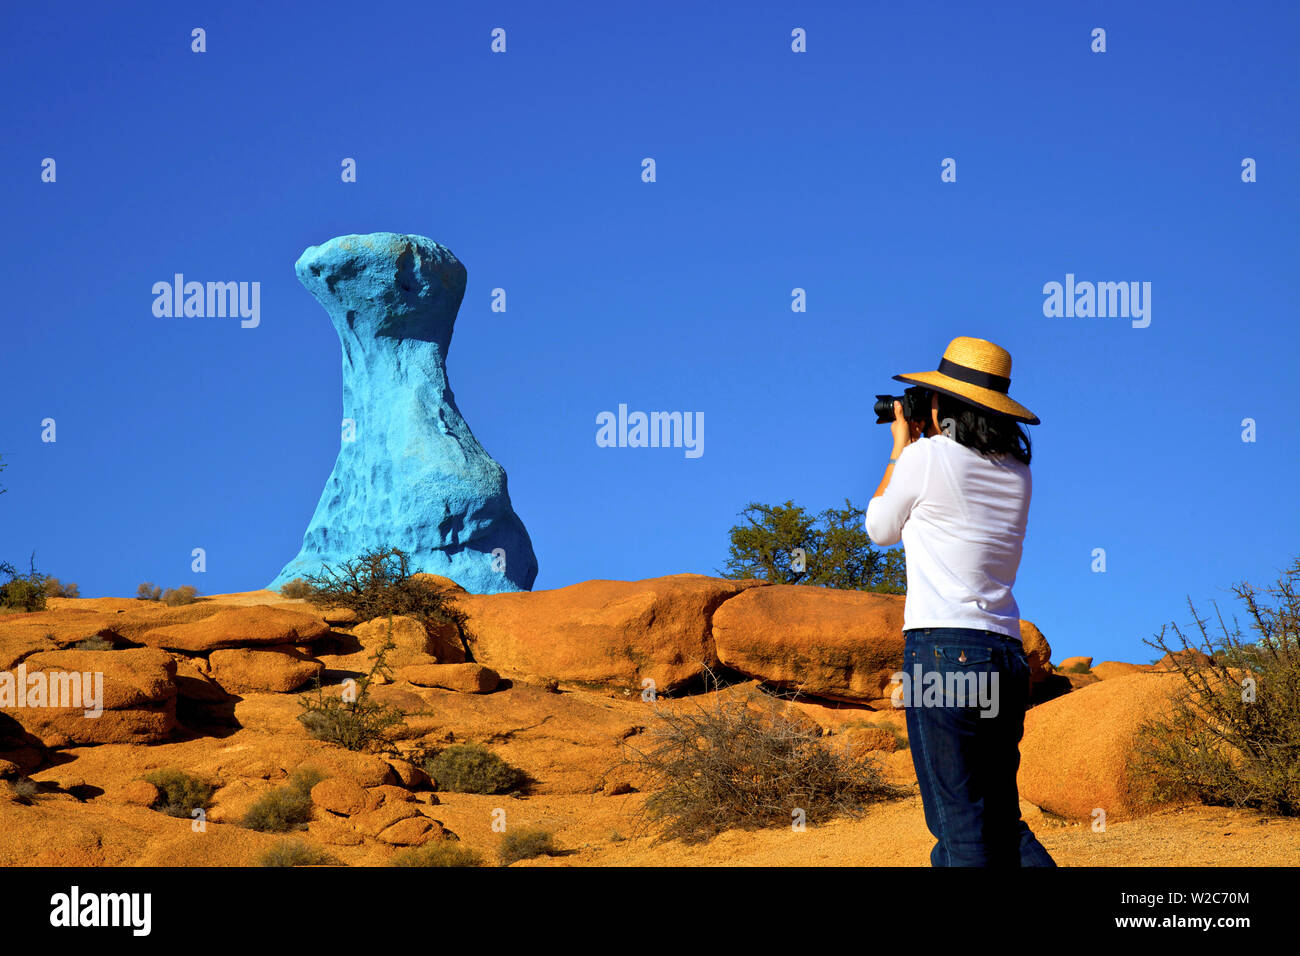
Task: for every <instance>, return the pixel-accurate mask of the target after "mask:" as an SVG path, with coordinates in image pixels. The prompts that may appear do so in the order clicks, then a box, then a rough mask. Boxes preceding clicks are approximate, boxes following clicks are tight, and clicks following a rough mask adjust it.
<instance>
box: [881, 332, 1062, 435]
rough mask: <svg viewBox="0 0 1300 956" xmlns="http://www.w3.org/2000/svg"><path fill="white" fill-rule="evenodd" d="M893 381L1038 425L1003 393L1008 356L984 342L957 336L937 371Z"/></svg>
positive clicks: (1008, 370)
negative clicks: (922, 387)
mask: <svg viewBox="0 0 1300 956" xmlns="http://www.w3.org/2000/svg"><path fill="white" fill-rule="evenodd" d="M894 378H895V380H897V381H899V382H908V383H910V384H912V385H924V386H925V387H926V388H931V389H934V391H936V392H943V393H944V394H945V395H952V396H954V397H955V398H960V399H962V400H963V401H966V402H970V403H971V404H972V405H976V406H978V407H980V408H985V409H988V410H989V411H991V412H998V413H1000V414H1002V415H1008V416H1010V417H1011V418H1014V419H1016V420H1017V421H1021V422H1024V423H1025V424H1027V425H1038V424H1040V422H1039V420H1038V416H1037V415H1035V414H1034V413H1033V412H1031V411H1030V410H1029V409H1027V408H1025V406H1023V405H1021V404H1020V403H1019V402H1015V401H1012V400H1011V399H1010V398H1008V397H1007V389H1009V388H1010V387H1011V353H1010V352H1008V351H1007V350H1006V349H1004V348H1001V347H999V346H997V345H994V344H993V343H992V342H989V341H986V340H985V339H972V338H968V337H967V336H964V335H961V336H958V337H957V338H955V339H953V340H952V341H951V342H949V343H948V348H947V349H946V350H945V351H944V353H943V358H942V359H940V360H939V369H938V371H935V372H913V373H911V374H908V375H895V376H894Z"/></svg>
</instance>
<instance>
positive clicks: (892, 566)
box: [718, 498, 907, 594]
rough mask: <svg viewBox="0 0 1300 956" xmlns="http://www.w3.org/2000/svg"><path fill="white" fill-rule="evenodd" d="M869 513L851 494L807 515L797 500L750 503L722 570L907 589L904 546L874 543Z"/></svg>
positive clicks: (791, 580)
mask: <svg viewBox="0 0 1300 956" xmlns="http://www.w3.org/2000/svg"><path fill="white" fill-rule="evenodd" d="M865 515H866V512H865V511H864V510H863V509H861V508H857V507H855V506H854V505H853V503H852V502H850V501H849V500H848V499H847V498H846V499H845V500H844V507H843V508H827V509H826V510H825V511H823V512H822V513H821V514H819V515H814V514H809V513H808V512H806V511H805V510H804V509H803V508H802V507H799V506H798V505H796V504H795V503H794V502H793V501H787V502H786V503H785V504H783V505H765V504H760V503H758V502H750V503H749V504H748V505H746V506H745V510H744V511H742V512H741V513H740V516H741V517H742V518H744V519H745V524H738V525H735V526H734V527H732V529H731V531H730V532H729V534H730V537H731V548H730V552H729V553H728V555H727V561H726V565H725V567H724V569H723V570H721V571H719V572H718V573H719V574H721V575H722V576H723V577H728V578H761V579H762V580H765V581H771V582H773V583H775V584H812V585H817V586H819V587H828V588H844V589H847V590H856V591H876V592H880V593H884V594H906V593H907V566H906V560H905V558H904V555H903V549H902V548H893V549H890V550H887V551H877V550H876V549H875V548H873V547H872V546H871V537H870V536H869V535H868V534H867V531H866V526H865V525H864V523H863V519H864V517H865Z"/></svg>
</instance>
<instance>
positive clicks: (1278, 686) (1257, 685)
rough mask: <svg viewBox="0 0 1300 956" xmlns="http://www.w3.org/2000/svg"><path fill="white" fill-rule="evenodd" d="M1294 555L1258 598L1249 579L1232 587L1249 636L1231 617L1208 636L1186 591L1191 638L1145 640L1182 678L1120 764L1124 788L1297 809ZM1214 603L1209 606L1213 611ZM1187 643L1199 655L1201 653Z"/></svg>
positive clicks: (1299, 714)
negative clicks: (1164, 710)
mask: <svg viewBox="0 0 1300 956" xmlns="http://www.w3.org/2000/svg"><path fill="white" fill-rule="evenodd" d="M1297 583H1300V559H1297V560H1296V561H1295V563H1294V564H1293V565H1292V567H1290V568H1289V569H1287V570H1285V571H1283V572H1282V573H1281V575H1280V577H1279V578H1278V581H1277V586H1276V587H1273V588H1266V589H1265V590H1264V593H1265V594H1269V595H1273V596H1274V597H1275V598H1277V599H1278V600H1277V601H1276V603H1275V604H1271V603H1270V602H1268V601H1267V599H1265V600H1264V601H1261V600H1260V598H1259V591H1257V590H1256V589H1255V588H1253V587H1252V586H1251V585H1249V584H1245V583H1242V584H1238V585H1236V586H1234V587H1233V592H1234V594H1235V595H1236V596H1237V597H1238V598H1239V599H1240V600H1241V601H1242V602H1243V603H1244V604H1245V606H1246V612H1247V615H1248V617H1249V620H1250V630H1251V631H1253V632H1254V633H1253V635H1252V636H1253V638H1254V639H1253V640H1246V639H1244V638H1243V635H1242V632H1241V628H1240V626H1239V625H1237V623H1236V619H1235V617H1234V619H1233V630H1232V631H1229V630H1228V627H1227V625H1226V624H1225V623H1224V622H1223V616H1222V614H1221V613H1219V614H1217V616H1218V619H1219V624H1220V628H1221V630H1222V635H1221V636H1220V635H1215V636H1211V635H1210V634H1209V632H1208V631H1207V630H1206V627H1205V624H1206V621H1205V620H1203V619H1201V618H1200V617H1199V616H1198V615H1197V613H1196V608H1195V606H1194V605H1193V604H1192V602H1191V599H1190V598H1188V602H1187V603H1188V607H1189V608H1190V609H1191V612H1192V619H1193V620H1194V621H1195V623H1196V627H1197V628H1198V629H1199V631H1200V635H1201V639H1200V640H1199V641H1196V642H1194V643H1192V642H1189V641H1188V640H1187V637H1186V636H1184V634H1183V633H1182V631H1180V630H1179V628H1178V626H1177V624H1173V625H1167V626H1166V627H1170V626H1172V628H1173V632H1174V634H1175V635H1176V637H1177V638H1178V641H1179V644H1180V645H1181V646H1172V647H1171V646H1170V642H1167V641H1166V640H1165V638H1164V634H1165V630H1166V628H1161V630H1160V633H1159V634H1158V635H1156V637H1155V640H1154V641H1146V643H1147V644H1148V645H1150V646H1151V647H1153V648H1158V649H1159V650H1162V651H1164V653H1165V655H1167V656H1168V657H1169V659H1170V660H1171V661H1172V663H1173V666H1174V667H1175V668H1176V669H1177V671H1178V673H1179V675H1180V676H1181V677H1182V679H1183V683H1184V685H1185V686H1184V687H1182V688H1180V689H1181V690H1182V691H1183V693H1182V694H1181V695H1176V696H1175V699H1174V702H1173V707H1172V709H1171V711H1170V713H1169V715H1168V716H1166V717H1163V718H1160V719H1155V720H1149V721H1146V722H1144V723H1143V724H1142V725H1141V726H1140V727H1139V728H1138V735H1137V740H1136V743H1135V746H1134V751H1133V755H1132V758H1131V760H1130V764H1129V768H1128V769H1129V770H1130V772H1131V773H1132V775H1133V780H1134V789H1135V791H1136V792H1137V793H1138V794H1139V795H1140V796H1141V797H1144V798H1146V799H1148V800H1150V801H1152V802H1157V803H1159V802H1164V801H1166V800H1169V801H1179V800H1186V799H1193V800H1200V801H1201V802H1202V803H1205V804H1209V805H1211V806H1230V807H1245V808H1251V809H1255V810H1261V811H1263V812H1265V813H1275V814H1280V815H1284V816H1296V815H1298V814H1300V756H1298V755H1300V593H1297ZM1217 610H1218V609H1217V607H1216V612H1217ZM1194 651H1201V652H1203V653H1204V654H1206V655H1208V657H1209V661H1208V662H1206V661H1205V660H1204V659H1202V658H1200V656H1199V655H1198V654H1196V653H1194Z"/></svg>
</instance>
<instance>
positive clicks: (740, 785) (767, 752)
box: [624, 679, 906, 843]
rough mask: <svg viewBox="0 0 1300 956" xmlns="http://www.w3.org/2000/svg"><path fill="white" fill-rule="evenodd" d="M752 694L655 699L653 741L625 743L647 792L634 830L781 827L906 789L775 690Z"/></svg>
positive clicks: (705, 834)
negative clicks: (827, 738) (791, 710)
mask: <svg viewBox="0 0 1300 956" xmlns="http://www.w3.org/2000/svg"><path fill="white" fill-rule="evenodd" d="M714 687H715V690H716V687H717V681H716V679H715V680H714ZM757 696H761V695H756V694H754V693H753V692H752V691H751V692H750V693H748V694H746V695H744V696H743V697H742V696H739V695H737V696H733V697H731V698H728V699H725V700H724V699H723V696H722V695H718V694H715V696H714V703H713V706H712V707H710V708H706V707H704V706H702V705H700V704H699V703H698V702H693V707H688V706H685V705H683V706H680V707H674V708H672V709H667V708H662V707H660V705H659V702H658V701H655V702H654V704H653V707H654V716H655V721H654V723H653V724H652V725H651V726H650V727H649V728H648V731H647V733H648V736H649V737H650V738H651V740H652V741H654V743H653V744H652V745H648V749H646V750H640V749H638V748H636V747H633V746H632V745H631V744H628V743H627V742H624V747H625V748H626V749H627V752H628V753H629V757H628V761H629V762H631V763H633V764H635V765H636V766H637V767H638V768H639V770H640V771H641V772H642V773H643V774H644V775H645V777H646V780H647V785H646V788H645V789H647V790H651V791H653V792H651V793H650V795H649V796H648V797H647V798H646V799H645V801H644V802H643V803H642V804H641V806H640V807H639V808H638V811H637V818H638V830H645V829H647V828H651V827H652V828H655V829H657V830H658V833H657V835H656V839H655V842H656V843H660V842H664V841H667V840H671V839H681V840H682V841H683V842H685V843H702V842H705V841H707V840H709V839H711V838H712V837H713V836H715V835H716V834H718V833H720V832H722V831H723V830H726V829H728V828H732V827H736V828H740V829H755V828H759V827H788V826H790V824H791V820H792V814H793V813H794V812H795V811H797V810H802V811H803V814H804V818H805V819H806V820H808V821H809V822H819V821H824V820H828V819H830V818H831V817H832V816H835V815H837V814H847V815H849V816H855V817H856V816H858V815H859V814H860V813H861V812H862V810H863V808H864V807H865V806H866V805H867V804H870V803H874V802H878V801H880V800H884V799H889V798H893V797H901V796H904V795H905V794H906V791H905V790H903V789H901V788H898V787H894V786H892V785H890V784H888V783H886V782H885V781H884V779H883V778H882V777H881V775H880V768H879V766H878V765H877V764H876V763H875V762H874V761H872V760H870V759H865V760H855V759H852V758H850V757H849V756H848V755H846V754H843V753H840V752H839V751H837V750H836V749H834V748H829V747H826V746H824V745H823V743H822V741H821V737H820V733H819V731H818V730H816V729H813V728H810V727H808V726H807V725H806V724H804V723H800V722H798V721H795V720H792V719H791V718H790V717H788V716H786V714H785V713H783V712H782V711H781V710H780V709H779V704H778V702H777V701H776V700H775V699H773V698H765V699H766V701H767V706H766V707H759V706H757V705H756V704H757V702H756V697H757Z"/></svg>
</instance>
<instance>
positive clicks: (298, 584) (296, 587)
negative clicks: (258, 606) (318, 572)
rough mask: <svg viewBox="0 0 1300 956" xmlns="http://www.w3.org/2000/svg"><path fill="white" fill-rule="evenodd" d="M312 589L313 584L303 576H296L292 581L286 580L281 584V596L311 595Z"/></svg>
mask: <svg viewBox="0 0 1300 956" xmlns="http://www.w3.org/2000/svg"><path fill="white" fill-rule="evenodd" d="M312 590H313V588H312V586H311V585H310V584H308V583H307V582H306V581H304V580H303V579H302V578H294V579H293V580H292V581H286V582H285V583H284V584H282V585H280V596H281V597H287V598H305V597H311V594H312Z"/></svg>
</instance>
